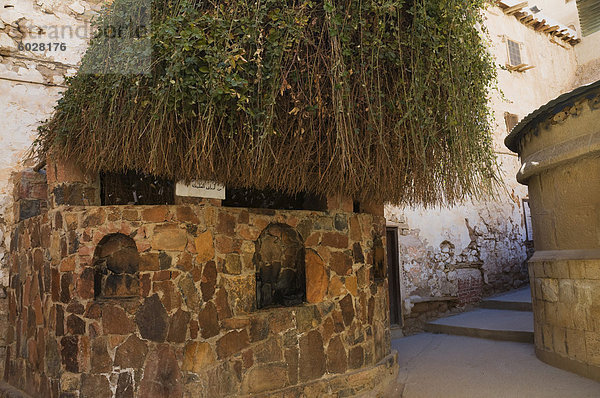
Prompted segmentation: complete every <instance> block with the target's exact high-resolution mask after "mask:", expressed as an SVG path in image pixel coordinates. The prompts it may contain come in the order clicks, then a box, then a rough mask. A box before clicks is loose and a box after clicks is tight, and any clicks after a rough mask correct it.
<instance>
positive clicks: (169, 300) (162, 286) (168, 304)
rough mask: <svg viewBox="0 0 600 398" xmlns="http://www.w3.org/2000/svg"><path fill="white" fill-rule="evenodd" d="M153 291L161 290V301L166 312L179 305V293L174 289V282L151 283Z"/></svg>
mask: <svg viewBox="0 0 600 398" xmlns="http://www.w3.org/2000/svg"><path fill="white" fill-rule="evenodd" d="M153 290H154V292H156V293H158V292H162V298H161V301H162V303H163V306H164V307H165V309H166V310H167V312H171V311H173V310H175V309H177V308H179V307H181V294H180V292H179V290H178V289H175V284H174V283H173V282H171V281H161V282H154V283H153Z"/></svg>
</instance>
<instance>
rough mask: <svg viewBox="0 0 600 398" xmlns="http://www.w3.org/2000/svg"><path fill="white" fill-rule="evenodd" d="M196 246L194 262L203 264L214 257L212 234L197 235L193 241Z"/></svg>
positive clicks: (208, 232) (207, 232)
mask: <svg viewBox="0 0 600 398" xmlns="http://www.w3.org/2000/svg"><path fill="white" fill-rule="evenodd" d="M195 244H196V261H198V262H199V263H204V262H207V261H210V260H212V259H213V258H214V257H215V246H214V242H213V236H212V232H210V231H206V232H203V233H201V234H200V235H198V237H197V238H196V240H195Z"/></svg>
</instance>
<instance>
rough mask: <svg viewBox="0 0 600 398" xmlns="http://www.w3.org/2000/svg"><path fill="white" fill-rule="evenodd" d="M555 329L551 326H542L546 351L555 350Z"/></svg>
mask: <svg viewBox="0 0 600 398" xmlns="http://www.w3.org/2000/svg"><path fill="white" fill-rule="evenodd" d="M552 336H553V327H552V326H551V325H542V340H543V341H542V343H543V347H544V349H545V350H546V351H552V350H554V341H553V340H552Z"/></svg>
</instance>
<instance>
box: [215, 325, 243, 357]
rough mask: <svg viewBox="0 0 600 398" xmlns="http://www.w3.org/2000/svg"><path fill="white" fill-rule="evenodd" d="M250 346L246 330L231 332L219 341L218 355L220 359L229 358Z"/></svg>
mask: <svg viewBox="0 0 600 398" xmlns="http://www.w3.org/2000/svg"><path fill="white" fill-rule="evenodd" d="M248 344H249V340H248V332H247V331H246V330H241V331H231V332H229V333H227V334H226V335H225V336H223V337H221V338H220V339H219V340H217V354H218V356H219V359H223V358H227V357H229V356H231V355H233V354H236V353H238V352H240V351H242V350H243V349H244V348H246V347H247V346H248Z"/></svg>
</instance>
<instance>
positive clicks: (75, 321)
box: [67, 314, 85, 335]
mask: <svg viewBox="0 0 600 398" xmlns="http://www.w3.org/2000/svg"><path fill="white" fill-rule="evenodd" d="M67 333H68V334H71V335H76V334H85V322H84V321H83V319H81V318H80V317H78V316H77V315H74V314H71V315H69V316H68V317H67Z"/></svg>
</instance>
